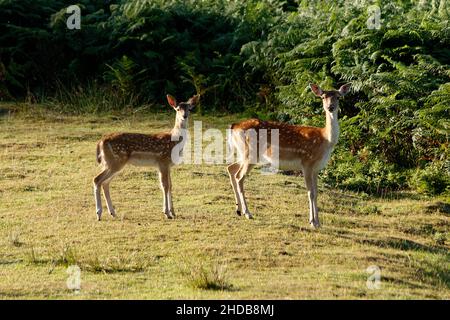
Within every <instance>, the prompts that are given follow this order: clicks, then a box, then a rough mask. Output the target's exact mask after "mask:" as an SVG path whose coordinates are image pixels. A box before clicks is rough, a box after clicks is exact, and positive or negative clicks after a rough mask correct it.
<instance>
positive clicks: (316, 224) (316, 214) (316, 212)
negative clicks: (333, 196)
mask: <svg viewBox="0 0 450 320" xmlns="http://www.w3.org/2000/svg"><path fill="white" fill-rule="evenodd" d="M317 175H318V173H317V172H314V173H313V188H314V198H313V204H314V227H316V228H317V227H320V222H319V208H317V195H318V191H317Z"/></svg>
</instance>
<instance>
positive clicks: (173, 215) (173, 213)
mask: <svg viewBox="0 0 450 320" xmlns="http://www.w3.org/2000/svg"><path fill="white" fill-rule="evenodd" d="M167 201H168V202H169V209H170V214H171V216H172V217H173V218H175V216H176V215H175V210H174V209H173V201H172V176H171V174H170V169H169V192H168V195H167Z"/></svg>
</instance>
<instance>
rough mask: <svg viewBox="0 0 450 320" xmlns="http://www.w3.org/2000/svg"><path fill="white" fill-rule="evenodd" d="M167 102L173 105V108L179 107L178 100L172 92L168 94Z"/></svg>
mask: <svg viewBox="0 0 450 320" xmlns="http://www.w3.org/2000/svg"><path fill="white" fill-rule="evenodd" d="M167 102H168V103H169V104H170V105H171V107H172V108H174V109H175V108H176V107H177V100H176V99H175V98H174V97H172V96H171V95H170V94H168V95H167Z"/></svg>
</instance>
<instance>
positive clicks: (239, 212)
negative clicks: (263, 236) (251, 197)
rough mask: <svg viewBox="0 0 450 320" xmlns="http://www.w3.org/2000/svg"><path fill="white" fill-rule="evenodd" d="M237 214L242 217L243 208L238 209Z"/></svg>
mask: <svg viewBox="0 0 450 320" xmlns="http://www.w3.org/2000/svg"><path fill="white" fill-rule="evenodd" d="M236 214H237V215H238V216H239V217H240V216H242V213H241V210H238V209H237V210H236Z"/></svg>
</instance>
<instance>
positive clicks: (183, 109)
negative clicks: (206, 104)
mask: <svg viewBox="0 0 450 320" xmlns="http://www.w3.org/2000/svg"><path fill="white" fill-rule="evenodd" d="M199 99H200V96H199V95H195V96H193V97H191V98H190V99H189V100H188V101H186V102H180V103H177V100H176V99H175V98H174V97H173V96H171V95H170V94H168V95H167V102H169V105H170V106H171V107H172V108H173V109H174V110H175V111H176V112H177V117H176V120H177V122H178V123H180V124H184V123H186V122H187V121H188V118H189V114H190V112H191V111H192V109H194V107H195V105H196V104H197V103H198V100H199Z"/></svg>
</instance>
